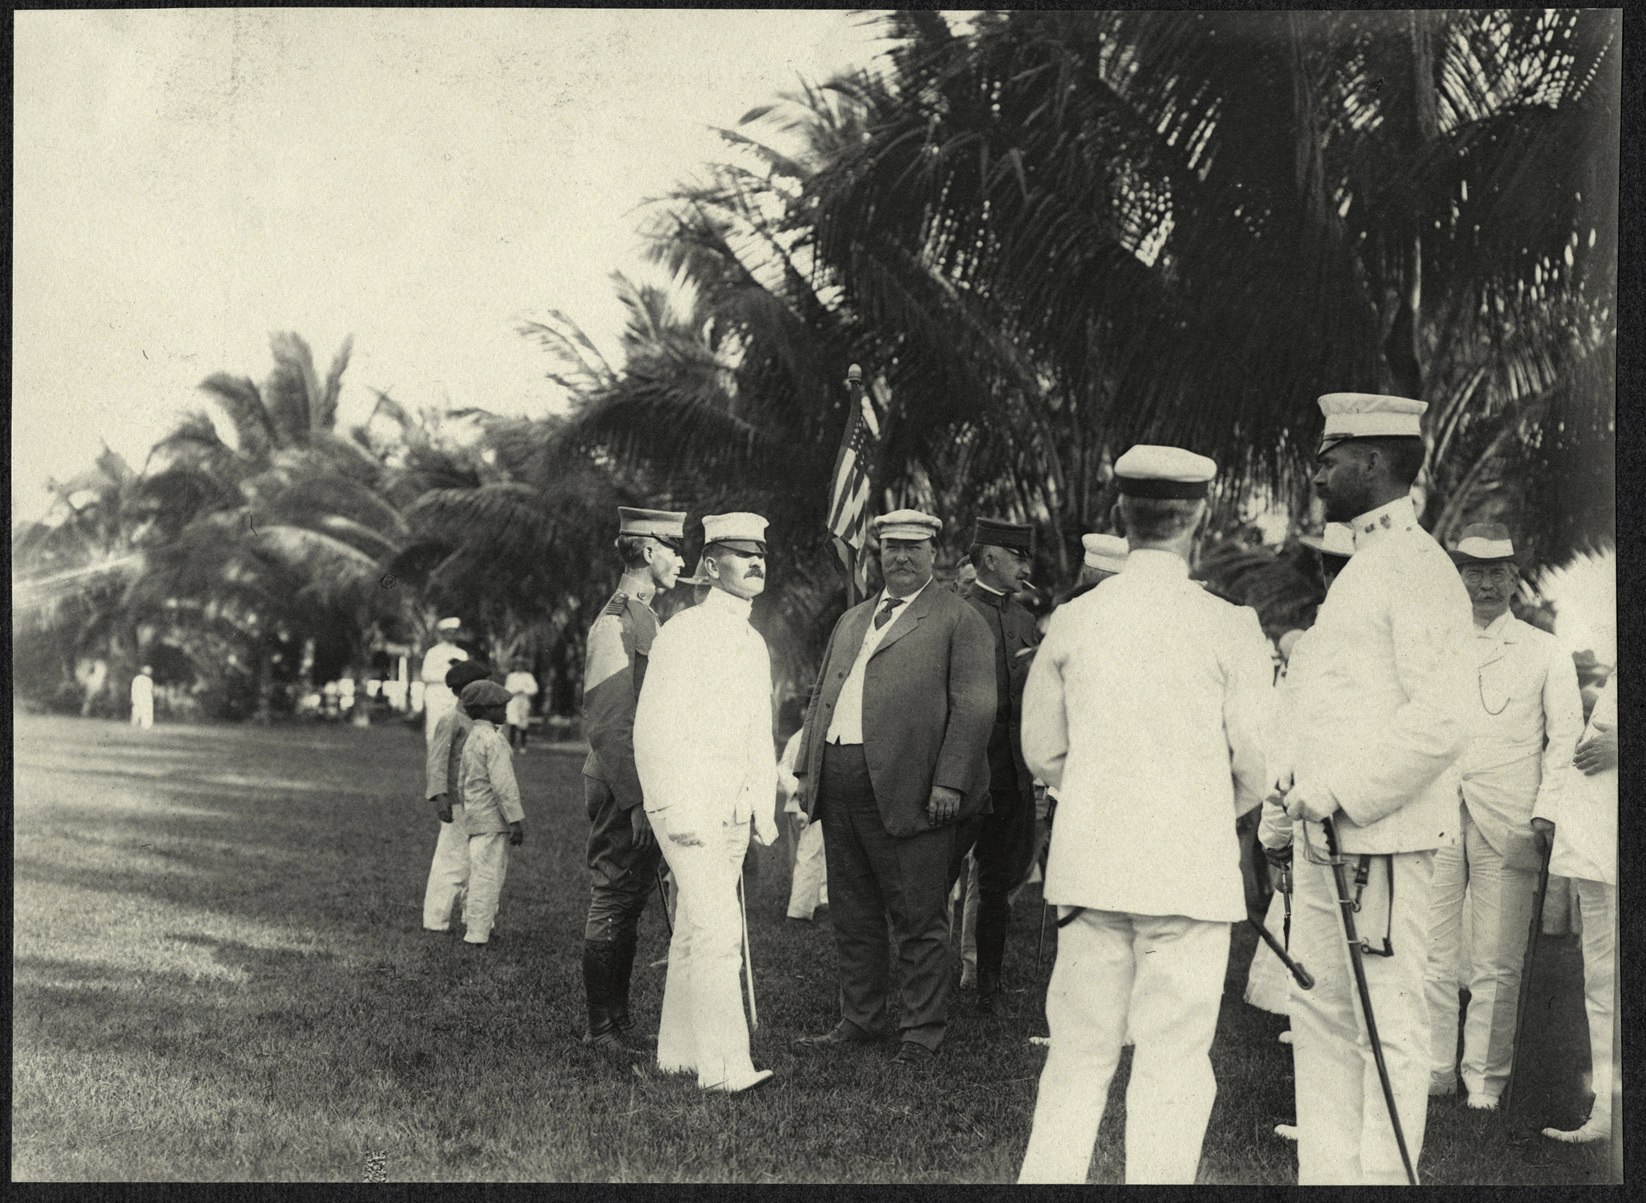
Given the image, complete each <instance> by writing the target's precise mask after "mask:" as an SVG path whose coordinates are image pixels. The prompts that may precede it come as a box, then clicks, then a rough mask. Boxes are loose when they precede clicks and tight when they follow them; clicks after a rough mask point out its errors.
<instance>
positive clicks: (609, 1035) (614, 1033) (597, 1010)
mask: <svg viewBox="0 0 1646 1203" xmlns="http://www.w3.org/2000/svg"><path fill="white" fill-rule="evenodd" d="M616 956H617V943H616V941H614V940H584V941H583V993H584V995H585V997H586V998H587V1000H588V1006H589V1027H588V1031H586V1032H584V1033H583V1043H584V1044H587V1045H590V1046H591V1047H595V1048H599V1049H602V1050H605V1051H608V1052H625V1053H626V1052H628V1051H629V1048H628V1046H627V1045H626V1044H624V1043H623V1038H622V1034H621V1033H620V1032H619V1031H618V1028H617V1025H616V1024H615V1023H613V1022H612V984H613V983H612V979H613V970H614V969H615V967H616V966H615V963H616Z"/></svg>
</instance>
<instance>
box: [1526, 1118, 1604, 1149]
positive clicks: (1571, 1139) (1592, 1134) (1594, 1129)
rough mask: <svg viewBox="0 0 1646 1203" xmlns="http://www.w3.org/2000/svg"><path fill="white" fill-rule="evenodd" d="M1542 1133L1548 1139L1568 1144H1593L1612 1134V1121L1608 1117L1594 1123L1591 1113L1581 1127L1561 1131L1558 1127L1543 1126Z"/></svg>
mask: <svg viewBox="0 0 1646 1203" xmlns="http://www.w3.org/2000/svg"><path fill="white" fill-rule="evenodd" d="M1543 1135H1545V1136H1547V1137H1548V1138H1549V1139H1550V1140H1559V1141H1563V1142H1565V1143H1566V1144H1569V1145H1586V1144H1593V1143H1594V1142H1595V1141H1597V1140H1606V1139H1608V1138H1609V1137H1610V1136H1611V1135H1612V1121H1611V1119H1610V1118H1609V1117H1608V1118H1606V1119H1602V1120H1601V1121H1600V1122H1599V1123H1596V1122H1595V1117H1594V1116H1592V1115H1591V1116H1590V1117H1589V1118H1588V1120H1587V1121H1585V1123H1584V1125H1583V1126H1582V1127H1581V1128H1573V1129H1572V1130H1571V1131H1569V1132H1565V1131H1562V1130H1561V1129H1559V1128H1545V1129H1543Z"/></svg>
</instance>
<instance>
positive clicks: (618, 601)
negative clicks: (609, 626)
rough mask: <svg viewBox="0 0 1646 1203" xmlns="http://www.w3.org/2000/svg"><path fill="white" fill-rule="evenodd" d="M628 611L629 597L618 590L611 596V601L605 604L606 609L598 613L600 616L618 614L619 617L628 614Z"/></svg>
mask: <svg viewBox="0 0 1646 1203" xmlns="http://www.w3.org/2000/svg"><path fill="white" fill-rule="evenodd" d="M628 609H629V595H628V594H627V593H624V592H623V591H622V590H621V589H619V590H618V591H617V592H616V593H614V594H612V599H611V601H609V602H607V603H606V608H605V609H604V610H602V611H600V612H601V613H602V614H618V615H621V614H626V613H627V612H628Z"/></svg>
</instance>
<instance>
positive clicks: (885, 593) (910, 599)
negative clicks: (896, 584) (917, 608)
mask: <svg viewBox="0 0 1646 1203" xmlns="http://www.w3.org/2000/svg"><path fill="white" fill-rule="evenodd" d="M936 579H937V578H936V577H927V578H926V584H925V585H922V586H920V588H918V589H916V590H915V591H914V592H913V593H911V594H909V596H907V597H900V598H898V599H897V600H898V601H900V602H902V603H903V604H904V605H908V606H912V605H914V599H915V598H917V597H919V596H920V595H921V594H922V593H924V592H926V585H930V584H931V583H932V582H933V581H934V580H936ZM891 596H892V592H891V590H889V589H882V590H881V591H880V600H879V601H878V602H876V603H875V609H877V610H878V609H879V608H880V607H881V606H884V605H885V604H886V602H887V601H888V600H889V599H890V598H891Z"/></svg>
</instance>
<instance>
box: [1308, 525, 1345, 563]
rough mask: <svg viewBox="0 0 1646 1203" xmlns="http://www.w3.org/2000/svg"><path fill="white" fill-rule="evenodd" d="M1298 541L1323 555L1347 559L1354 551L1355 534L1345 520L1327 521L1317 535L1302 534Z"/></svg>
mask: <svg viewBox="0 0 1646 1203" xmlns="http://www.w3.org/2000/svg"><path fill="white" fill-rule="evenodd" d="M1298 542H1299V543H1301V544H1303V546H1305V547H1307V548H1309V549H1311V550H1312V551H1317V552H1319V553H1320V554H1321V555H1323V556H1338V557H1340V558H1342V559H1345V560H1347V559H1348V558H1349V557H1350V556H1352V555H1354V553H1355V534H1354V531H1352V530H1350V529H1349V526H1348V524H1347V523H1345V522H1328V523H1327V524H1326V529H1325V530H1323V531H1321V532H1320V533H1319V534H1318V535H1304V536H1302V537H1301V538H1299V539H1298Z"/></svg>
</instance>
